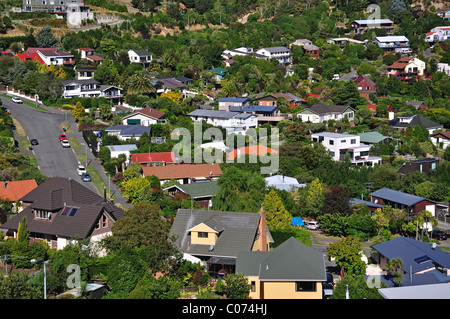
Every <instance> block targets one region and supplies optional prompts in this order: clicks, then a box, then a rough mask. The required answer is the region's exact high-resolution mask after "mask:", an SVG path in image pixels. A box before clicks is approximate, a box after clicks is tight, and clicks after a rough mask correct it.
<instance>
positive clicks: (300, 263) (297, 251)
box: [236, 237, 326, 281]
mask: <svg viewBox="0 0 450 319" xmlns="http://www.w3.org/2000/svg"><path fill="white" fill-rule="evenodd" d="M236 273H243V274H244V275H246V276H258V277H259V279H260V280H261V281H265V280H279V281H301V280H308V281H325V280H326V273H325V259H324V255H323V253H321V252H320V251H318V250H315V249H314V248H311V247H309V246H307V245H305V244H303V243H301V242H299V241H298V240H297V239H295V238H294V237H291V238H289V239H288V240H286V241H285V242H284V243H282V244H281V245H279V246H278V247H276V248H275V249H273V250H271V251H266V252H261V251H251V252H249V251H242V252H239V254H238V257H237V260H236Z"/></svg>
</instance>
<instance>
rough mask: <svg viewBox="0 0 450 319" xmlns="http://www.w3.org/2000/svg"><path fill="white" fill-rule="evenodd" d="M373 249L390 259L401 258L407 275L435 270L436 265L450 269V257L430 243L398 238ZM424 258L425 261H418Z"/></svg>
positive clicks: (449, 279)
mask: <svg viewBox="0 0 450 319" xmlns="http://www.w3.org/2000/svg"><path fill="white" fill-rule="evenodd" d="M372 248H373V249H375V250H376V251H378V252H379V253H380V254H381V255H383V256H385V257H386V258H388V259H393V258H401V259H402V261H403V270H404V271H405V272H406V273H407V274H409V273H413V274H414V273H417V272H420V271H424V270H427V269H433V268H435V267H436V265H439V266H441V267H443V268H446V269H450V255H449V254H447V253H446V252H444V251H442V250H440V249H439V248H435V249H433V248H432V245H431V244H430V243H425V242H422V241H417V240H414V239H411V238H406V237H397V238H395V239H392V240H389V241H386V242H383V243H381V244H378V245H374V246H372ZM422 257H423V258H424V259H423V260H420V259H419V260H418V258H422ZM424 260H425V262H424ZM411 270H412V271H411ZM447 281H450V278H447Z"/></svg>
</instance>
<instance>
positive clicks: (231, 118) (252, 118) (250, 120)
mask: <svg viewBox="0 0 450 319" xmlns="http://www.w3.org/2000/svg"><path fill="white" fill-rule="evenodd" d="M188 116H189V117H190V118H191V119H192V120H194V121H205V122H206V123H208V124H211V125H214V126H218V127H223V128H224V129H226V130H227V132H228V133H238V134H240V133H242V134H245V131H247V130H248V129H249V128H256V127H257V126H258V116H257V115H254V114H248V113H240V112H227V111H215V110H202V109H197V110H194V111H192V112H190V113H189V114H188Z"/></svg>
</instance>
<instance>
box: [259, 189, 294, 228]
mask: <svg viewBox="0 0 450 319" xmlns="http://www.w3.org/2000/svg"><path fill="white" fill-rule="evenodd" d="M263 207H264V210H265V211H266V218H267V227H269V228H273V229H282V228H285V227H287V226H289V225H290V223H291V218H292V216H291V214H289V212H288V211H287V210H286V208H284V205H283V203H282V201H281V199H280V197H279V196H278V195H277V193H276V192H275V190H274V189H271V190H270V192H269V194H267V195H266V196H265V197H264V202H263Z"/></svg>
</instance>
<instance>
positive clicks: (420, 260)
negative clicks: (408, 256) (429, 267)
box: [414, 255, 431, 264]
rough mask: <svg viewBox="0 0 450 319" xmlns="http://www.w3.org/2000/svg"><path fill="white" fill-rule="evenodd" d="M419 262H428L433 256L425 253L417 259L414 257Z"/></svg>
mask: <svg viewBox="0 0 450 319" xmlns="http://www.w3.org/2000/svg"><path fill="white" fill-rule="evenodd" d="M414 260H415V261H416V262H417V263H418V264H423V263H426V262H429V261H431V258H430V257H428V256H427V255H423V256H422V257H417V258H416V259H414Z"/></svg>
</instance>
